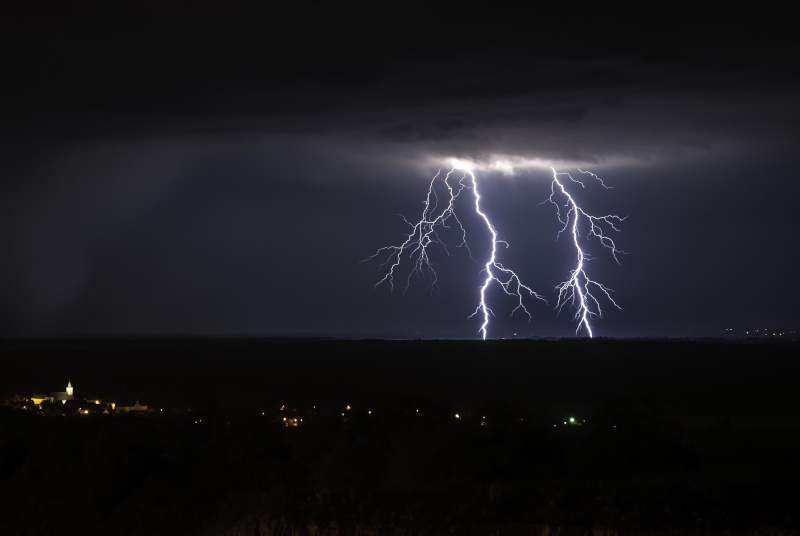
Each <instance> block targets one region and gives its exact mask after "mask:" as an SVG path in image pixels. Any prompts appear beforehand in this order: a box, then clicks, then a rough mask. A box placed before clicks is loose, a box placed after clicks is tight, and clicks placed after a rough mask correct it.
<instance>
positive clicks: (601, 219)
mask: <svg viewBox="0 0 800 536" xmlns="http://www.w3.org/2000/svg"><path fill="white" fill-rule="evenodd" d="M551 170H552V171H553V181H552V182H551V183H550V197H548V198H547V199H546V200H545V202H549V203H551V204H552V205H553V206H554V207H555V208H556V216H557V217H558V221H560V222H561V223H562V225H563V227H562V228H561V230H559V231H558V235H557V236H556V239H558V237H560V236H561V234H562V233H564V232H569V233H570V235H571V236H572V243H573V245H574V246H575V251H576V252H577V261H576V265H575V268H573V269H572V271H571V272H570V276H569V278H568V279H567V280H566V281H563V282H561V283H560V284H559V285H557V286H556V290H557V291H558V301H557V303H556V309H557V310H558V311H559V312H560V311H561V310H562V309H563V308H564V305H565V304H567V303H570V304H571V305H572V307H573V308H574V309H575V316H574V319H575V320H577V321H578V327H577V328H576V330H575V333H576V334H578V333H579V332H580V330H581V328H584V329H585V330H586V332H587V333H588V334H589V337H592V336H593V334H592V326H591V324H590V323H589V319H590V318H591V317H598V318H602V316H603V310H602V308H601V307H600V302H599V300H598V299H597V297H596V296H595V295H594V294H593V293H592V290H595V291H596V292H598V293H600V294H602V295H604V296H605V297H606V299H607V300H608V301H609V302H610V303H611V305H613V306H614V307H616V308H617V309H622V308H621V307H620V306H619V305H618V304H617V302H616V301H614V298H612V297H611V293H612V292H613V290H612V289H610V288H608V287H606V286H605V285H602V284H600V283H598V282H597V281H595V280H593V279H591V278H590V277H589V275H588V274H587V272H586V263H587V262H588V261H590V260H591V259H592V257H591V256H589V255H588V254H587V253H586V251H585V250H584V248H583V247H582V246H581V240H580V236H581V233H580V229H581V228H582V227H584V228H585V236H586V238H587V239H588V238H591V237H594V238H596V239H597V240H598V241H599V242H600V244H601V245H602V246H603V247H605V248H607V249H609V250H610V251H611V255H612V256H613V257H614V260H615V261H616V262H617V264H619V257H618V256H617V255H618V254H621V253H625V252H624V251H622V250H620V249H618V248H617V245H616V244H615V243H614V240H613V239H611V238H610V237H609V236H608V235H607V234H606V233H605V232H604V229H608V230H613V231H617V232H619V229H618V228H617V227H616V225H615V224H616V223H619V222H621V221H623V220H624V219H625V218H623V217H621V216H615V215H613V214H607V215H605V216H592V215H591V214H588V213H587V212H586V211H584V210H583V209H582V208H581V207H580V206H578V204H577V203H576V202H575V199H574V198H573V197H572V195H570V193H569V192H568V191H567V189H566V188H565V187H564V183H563V182H561V180H559V176H562V177H565V178H567V179H569V180H570V181H571V182H573V183H576V184H579V185H580V186H581V188H585V187H586V185H585V184H584V183H583V182H582V181H580V180H578V179H576V178H574V177H573V176H572V175H570V174H569V173H563V172H562V173H559V172H557V171H556V170H555V169H552V168H551ZM578 171H580V172H581V173H585V174H587V175H590V176H591V177H592V178H594V179H595V180H597V181H598V182H600V184H601V185H602V186H603V187H604V188H606V189H609V187H608V186H606V184H605V183H604V182H603V181H602V179H600V177H598V176H597V175H595V174H594V173H592V172H591V171H583V170H580V169H579V170H578ZM558 197H561V198H563V199H564V200H565V202H563V205H562V204H561V203H559V202H558V201H557V198H558ZM562 208H563V209H564V210H563V211H562ZM584 222H585V223H584Z"/></svg>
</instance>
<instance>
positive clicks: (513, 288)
mask: <svg viewBox="0 0 800 536" xmlns="http://www.w3.org/2000/svg"><path fill="white" fill-rule="evenodd" d="M551 169H552V168H551ZM456 171H460V172H462V175H461V176H460V177H459V178H458V179H457V180H455V179H454V178H452V177H453V174H454V173H455V172H456ZM552 171H553V181H552V182H551V188H550V196H549V197H548V198H547V199H546V200H545V201H543V203H544V202H548V201H549V202H550V203H552V204H553V205H554V206H555V207H556V215H557V217H558V220H559V222H561V224H562V228H561V229H560V230H559V231H558V234H557V236H556V239H558V237H560V236H561V235H562V234H563V233H564V232H567V230H569V232H570V233H571V235H572V238H573V244H574V246H575V249H576V251H577V254H578V260H577V265H576V267H575V268H574V269H573V270H572V271H571V272H570V277H569V279H567V280H566V281H564V282H562V283H560V284H559V285H558V286H557V287H556V290H557V292H558V300H557V303H556V309H557V310H558V311H559V312H560V311H561V309H563V307H564V306H565V305H566V304H567V303H571V304H572V306H573V307H574V308H575V309H576V313H575V319H576V320H578V321H579V323H578V328H577V329H576V334H577V333H579V332H580V330H581V328H585V329H586V331H587V332H588V335H589V337H592V329H591V325H590V323H589V320H590V318H591V317H594V316H596V317H602V310H601V308H600V302H599V301H598V299H597V298H596V297H595V295H594V294H592V290H594V291H595V292H596V293H601V294H603V295H605V296H606V298H607V299H608V300H609V301H610V302H611V304H612V305H614V306H615V307H617V308H620V307H619V305H617V303H616V302H615V301H614V300H613V298H612V297H611V292H613V290H611V289H609V288H608V287H605V286H603V285H602V284H600V283H598V282H596V281H594V280H592V279H591V278H589V276H588V275H587V272H586V269H585V263H586V262H588V261H589V260H590V256H589V255H588V254H587V253H586V252H585V251H584V249H583V248H582V247H581V241H580V232H579V231H580V229H581V228H582V226H588V229H587V231H586V236H587V237H594V238H597V239H598V240H599V241H600V243H601V244H602V245H603V246H604V247H606V248H608V249H610V250H611V253H612V255H613V257H614V259H615V260H616V261H617V262H619V259H618V258H617V255H618V254H620V253H624V252H623V251H621V250H619V249H618V248H617V247H616V244H615V243H614V241H613V240H612V239H611V238H610V237H608V236H607V235H606V233H605V232H604V229H611V230H614V231H618V228H617V227H616V226H615V223H618V222H620V221H622V220H623V219H624V218H621V217H619V216H614V215H606V216H600V217H597V216H592V215H590V214H588V213H586V212H585V211H584V210H583V209H581V208H580V207H579V206H578V204H577V203H576V202H575V200H574V198H573V197H572V196H571V195H570V194H569V192H568V191H567V189H566V188H565V186H564V183H562V182H561V180H559V176H564V177H567V178H568V179H569V180H570V181H572V182H574V183H576V184H579V185H580V186H581V187H585V184H584V183H583V182H581V181H579V180H577V179H575V178H573V177H572V176H571V175H570V174H568V173H558V172H556V171H555V169H553V170H552ZM579 171H580V172H581V173H586V174H588V175H590V176H591V177H593V178H594V179H595V180H597V181H599V182H600V184H601V185H602V186H603V187H605V188H609V187H608V186H606V185H605V183H604V182H603V181H602V180H601V179H600V178H599V177H598V176H597V175H595V174H594V173H591V172H589V171H582V170H579ZM441 190H445V192H446V193H444V194H441V195H443V196H444V198H445V199H444V200H443V201H440V191H441ZM465 190H468V191H471V192H472V196H473V199H474V211H475V214H476V215H477V217H478V218H479V220H480V221H481V222H482V223H483V225H484V226H485V227H486V229H487V231H488V232H489V235H490V239H489V246H490V247H489V255H488V257H487V259H486V261H485V262H484V263H483V269H482V270H481V273H485V278H484V280H483V283H482V285H481V286H480V290H479V297H478V305H477V306H476V307H475V310H474V311H473V313H472V314H470V315H469V316H468V318H472V317H473V316H476V315H477V316H479V317H480V318H481V319H482V322H481V325H480V328H479V329H478V332H479V333H480V334H481V337H482V338H483V339H484V340H485V339H486V337H487V335H488V328H489V321H490V318H491V317H493V316H495V314H494V311H492V309H491V308H490V307H489V305H488V297H487V293H488V291H489V289H490V288H491V287H492V286H498V287H500V289H501V290H502V291H503V292H504V293H505V294H506V295H508V296H511V297H513V298H514V299H515V300H516V306H515V307H514V309H513V310H512V311H511V316H513V315H514V314H515V313H517V312H518V311H522V312H523V313H524V314H525V315H527V317H528V322H531V321H532V316H531V313H530V311H529V310H528V308H527V307H526V306H525V301H526V300H527V299H528V298H530V299H536V300H541V301H543V302H545V303H547V299H546V298H544V297H543V296H542V295H540V294H538V293H536V292H535V291H534V290H533V289H531V288H530V287H529V286H528V285H526V284H525V283H523V282H522V280H521V278H520V277H519V275H517V273H516V272H514V271H513V270H511V269H509V268H507V267H505V266H504V265H503V264H502V263H501V262H500V261H499V260H498V249H499V246H500V245H503V246H504V247H505V248H508V247H509V244H508V242H506V241H505V240H501V239H500V238H498V232H497V229H496V228H495V226H494V225H493V224H492V222H491V221H490V219H489V216H488V215H487V214H486V213H485V212H484V211H483V210H482V209H481V196H480V193H479V192H478V182H477V180H476V178H475V174H474V173H473V171H472V167H471V166H470V165H469V164H468V163H465V162H462V161H459V160H453V161H452V168H451V169H450V171H448V172H447V173H446V174H445V175H444V176H442V172H441V170H440V171H439V172H437V173H436V175H434V177H433V178H432V179H431V181H430V184H429V185H428V193H427V196H426V197H425V200H424V201H423V205H424V209H423V211H422V216H421V217H420V219H419V220H418V221H417V222H415V223H412V222H410V221H408V220H407V219H406V218H405V217H404V216H402V215H401V217H402V218H403V221H404V222H405V223H406V224H407V225H408V226H409V227H410V228H411V230H410V231H409V232H408V233H407V234H406V235H405V239H404V240H403V241H402V242H401V243H400V245H395V246H385V247H382V248H379V249H378V250H377V251H376V252H375V253H374V254H373V255H371V256H370V257H368V258H366V259H363V260H362V262H366V261H371V260H373V259H376V258H384V260H383V262H382V263H381V264H380V268H379V269H380V270H385V273H384V275H383V277H382V278H381V279H380V280H379V281H378V282H377V283H376V284H375V287H376V288H377V287H379V286H381V285H388V286H389V288H390V290H391V291H392V292H394V289H395V279H396V278H397V277H399V276H398V273H397V272H398V271H399V269H400V266H401V264H403V263H404V262H405V261H406V260H407V261H408V262H409V263H410V264H411V269H410V271H409V273H408V275H407V276H406V278H405V284H404V286H403V292H404V293H405V292H406V291H407V290H408V289H409V288H410V286H411V283H412V278H413V277H414V276H416V277H418V278H420V279H425V280H428V281H429V283H428V287H427V288H428V290H429V291H430V292H434V291H436V289H437V282H438V274H437V272H436V269H435V266H434V263H433V262H432V260H431V256H430V250H431V249H432V248H433V247H436V246H439V247H441V248H442V249H444V250H445V253H447V254H448V255H450V254H451V251H450V249H449V248H448V246H447V243H446V241H445V240H443V239H442V234H443V232H444V231H445V230H447V231H449V232H453V231H455V232H456V233H457V234H458V236H459V243H458V244H457V246H456V247H457V248H462V247H463V248H465V249H466V250H467V251H468V252H469V255H470V258H473V257H472V251H471V250H470V248H469V245H468V243H467V231H466V229H465V227H464V225H462V222H461V220H459V218H458V215H457V214H456V201H457V199H458V198H459V196H461V194H462V193H463V192H464V191H465ZM561 199H564V200H565V202H564V201H562V200H561ZM560 203H561V204H560ZM540 204H541V203H540ZM562 204H563V206H562ZM581 217H582V218H581ZM584 220H585V223H583V221H584ZM579 222H580V223H579ZM440 233H441V234H440ZM620 309H621V308H620Z"/></svg>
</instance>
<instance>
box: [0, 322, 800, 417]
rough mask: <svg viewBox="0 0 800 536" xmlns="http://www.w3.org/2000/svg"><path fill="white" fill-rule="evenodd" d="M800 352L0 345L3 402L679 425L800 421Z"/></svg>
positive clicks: (656, 343) (681, 344)
mask: <svg viewBox="0 0 800 536" xmlns="http://www.w3.org/2000/svg"><path fill="white" fill-rule="evenodd" d="M799 348H800V341H792V340H760V339H753V340H736V341H728V340H710V339H709V340H680V339H674V340H673V339H669V340H654V339H641V340H640V339H593V340H585V339H584V340H570V339H564V340H554V341H548V340H499V341H455V340H438V341H415V340H335V339H246V338H245V339H215V338H209V339H138V340H116V339H106V340H75V339H73V340H40V341H25V340H7V341H0V359H2V361H1V362H2V367H3V373H2V375H0V395H5V396H9V395H13V394H26V393H29V392H44V393H48V392H51V391H61V390H63V388H64V385H66V382H67V379H68V378H71V381H72V383H73V385H74V386H75V389H76V394H78V395H82V396H91V397H93V396H99V397H110V398H115V397H119V396H125V397H131V396H133V397H146V398H150V399H158V400H162V399H164V400H165V401H166V402H177V401H179V400H180V399H183V398H185V397H191V396H195V395H203V394H213V395H218V396H220V397H223V398H227V397H233V398H237V399H246V400H247V401H248V402H256V401H258V402H261V401H265V402H270V403H272V402H280V403H283V402H284V401H286V402H292V403H298V404H306V403H328V402H335V403H340V402H344V403H353V402H359V403H367V402H368V403H375V402H379V401H380V399H381V398H385V397H386V396H389V395H400V396H408V395H414V396H417V395H419V396H434V397H442V398H447V399H451V400H453V401H455V402H458V403H464V404H472V403H475V402H479V401H481V400H485V399H487V398H494V397H502V398H506V399H518V400H520V401H521V402H523V403H524V404H526V405H527V404H531V405H534V406H538V407H541V408H543V409H548V408H558V409H561V408H564V409H571V410H583V411H587V410H590V409H591V408H592V407H595V406H597V405H598V404H603V403H604V402H606V401H608V400H610V399H614V398H620V397H642V396H645V397H649V398H651V399H652V400H653V401H654V402H655V403H657V404H658V405H659V406H660V407H661V408H662V409H663V410H664V411H665V412H667V413H671V414H675V415H708V414H711V415H728V416H734V415H792V416H798V417H800V397H798V396H797V392H796V385H795V381H796V378H798V377H800V352H799V351H798V349H799Z"/></svg>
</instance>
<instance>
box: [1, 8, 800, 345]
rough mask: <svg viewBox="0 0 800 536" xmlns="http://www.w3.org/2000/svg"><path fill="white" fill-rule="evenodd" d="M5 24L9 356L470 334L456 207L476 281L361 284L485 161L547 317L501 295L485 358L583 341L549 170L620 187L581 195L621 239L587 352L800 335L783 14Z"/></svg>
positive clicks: (215, 15)
mask: <svg viewBox="0 0 800 536" xmlns="http://www.w3.org/2000/svg"><path fill="white" fill-rule="evenodd" d="M20 4H24V5H18V6H15V7H14V8H4V9H5V10H6V11H5V12H4V13H3V15H2V16H0V30H2V31H1V32H0V35H2V37H1V38H2V40H3V43H2V52H0V55H1V56H0V59H2V63H1V65H2V76H3V80H4V82H3V84H2V89H0V91H1V92H2V94H3V95H2V97H3V99H2V100H3V111H2V114H3V117H2V121H1V122H0V139H1V140H2V145H0V179H1V180H2V183H1V184H0V246H2V250H1V251H2V262H0V300H2V306H0V336H2V337H59V336H65V335H66V336H85V335H98V334H113V335H120V334H121V335H152V334H192V335H194V334H203V335H251V336H262V335H313V336H348V337H366V338H383V337H402V338H440V337H445V338H459V339H461V338H479V337H480V334H479V333H478V329H479V327H480V322H479V319H477V318H476V317H472V318H470V315H471V314H472V313H473V311H474V310H475V308H476V305H477V304H478V300H479V291H480V285H481V283H482V281H483V277H484V274H482V273H481V269H482V268H483V264H484V262H485V260H484V259H485V257H486V255H487V253H488V249H487V241H486V236H487V235H486V234H485V232H484V233H483V234H482V233H481V229H480V228H479V225H477V224H478V223H479V222H477V223H476V214H475V213H474V212H472V213H470V212H469V210H466V209H468V208H469V206H468V205H463V206H462V207H461V208H460V209H459V212H458V217H459V219H460V221H462V222H463V225H464V227H465V228H466V229H467V230H468V231H469V233H468V235H467V242H468V244H469V247H470V250H471V252H472V258H470V255H469V254H468V252H467V251H466V249H465V248H456V247H449V248H448V249H447V250H445V249H444V248H443V247H436V246H435V245H434V246H432V247H431V249H430V250H429V255H430V259H431V261H432V262H434V263H436V264H435V269H436V271H437V273H438V282H437V287H436V288H435V289H434V290H435V291H434V292H431V289H430V288H429V283H430V280H426V279H422V278H416V277H414V278H412V279H411V284H410V286H409V288H408V289H407V290H406V291H405V292H403V285H402V284H401V285H399V286H396V287H395V289H394V292H390V289H389V288H388V286H386V285H379V286H377V287H376V286H375V285H376V283H378V282H379V281H380V280H381V278H382V277H383V274H384V272H383V271H382V268H381V264H380V262H379V261H376V260H373V261H370V262H361V261H362V260H363V259H367V258H368V257H370V256H371V255H372V254H374V253H375V252H376V251H378V249H379V248H381V247H384V246H392V245H398V244H400V243H401V242H402V240H403V239H404V234H405V233H407V232H408V231H409V227H408V225H407V224H406V223H405V221H404V219H403V218H406V219H407V220H408V221H411V222H415V221H416V220H418V219H419V218H420V217H421V215H422V210H423V208H424V206H423V204H422V203H423V201H424V200H425V198H426V195H427V191H428V187H429V185H430V183H431V179H432V177H433V176H434V175H436V173H437V172H438V171H439V170H440V169H441V170H443V171H445V172H446V171H447V170H449V168H450V159H451V158H453V157H455V158H460V159H463V160H469V161H471V162H473V163H474V165H475V168H474V169H475V174H476V178H477V181H478V187H479V189H480V193H481V196H482V201H481V203H482V205H481V206H482V208H483V209H484V211H485V213H486V214H487V215H488V217H489V218H490V219H491V221H492V223H493V225H494V226H495V229H496V231H497V233H498V238H499V239H501V240H504V241H505V242H507V243H508V246H509V247H508V248H502V249H501V250H500V253H499V255H500V256H501V258H500V259H499V260H500V261H501V262H502V263H503V265H504V266H506V267H508V268H511V269H513V270H514V271H515V272H516V273H517V274H518V275H519V276H520V277H521V279H522V280H523V282H524V283H525V284H527V285H528V286H530V287H531V288H532V289H533V290H535V291H536V292H538V293H540V294H542V295H543V296H544V297H546V298H547V303H545V302H543V301H537V300H532V301H529V302H526V303H527V307H528V310H529V311H530V313H531V315H532V320H531V321H530V322H528V318H527V317H526V316H525V315H524V314H520V313H519V312H517V313H515V314H514V315H513V316H512V315H511V312H512V310H513V309H514V306H515V305H514V302H513V300H510V301H509V300H508V299H507V298H504V297H503V296H502V295H501V294H500V293H496V294H492V295H491V296H490V300H491V307H492V309H493V311H494V313H495V317H494V318H493V319H492V320H491V324H490V326H491V327H490V328H489V337H513V336H514V335H515V334H516V336H518V337H564V336H573V335H575V332H576V327H577V326H576V322H575V320H574V319H573V311H570V310H569V308H568V307H566V308H564V309H563V310H562V311H561V312H560V313H558V311H556V310H555V309H554V305H555V303H556V298H557V296H556V293H555V287H556V285H558V284H559V283H560V282H562V281H563V280H565V279H566V278H567V277H568V275H569V271H570V270H571V269H572V268H573V266H574V263H575V259H576V254H575V251H574V250H573V249H572V248H571V245H570V242H569V240H568V239H567V237H565V236H564V235H562V236H560V237H559V230H560V228H561V225H560V224H559V222H558V220H557V217H556V214H555V209H554V207H553V206H552V205H550V204H548V203H546V200H547V198H548V196H549V195H550V182H551V179H552V171H551V166H552V167H554V168H555V169H556V170H557V171H559V172H569V173H572V174H575V175H578V176H580V173H579V172H578V171H577V170H578V169H583V170H589V171H592V172H593V173H596V174H597V176H598V177H600V178H601V179H602V180H603V181H604V183H605V184H606V185H608V186H609V187H610V188H609V189H605V188H603V187H602V186H600V185H599V183H598V182H597V181H593V180H592V179H588V180H587V179H584V180H585V187H582V188H581V187H579V185H577V184H573V186H576V187H575V188H574V189H573V190H572V193H573V195H574V196H575V198H576V200H577V201H578V202H579V203H580V205H581V207H582V208H583V209H585V210H586V211H587V212H588V213H591V214H593V215H605V214H617V215H620V216H624V217H625V218H626V219H625V220H624V221H623V222H621V223H620V224H619V225H618V227H619V232H618V233H613V238H614V240H615V242H616V244H617V246H618V247H619V249H621V250H624V251H625V252H626V253H625V254H621V255H620V256H619V264H617V263H615V262H614V261H613V258H611V257H610V256H609V255H608V251H604V250H602V249H595V250H593V251H594V252H595V253H594V257H593V260H591V261H590V262H589V264H588V270H590V271H591V274H592V275H593V276H594V278H595V279H596V280H598V281H600V282H601V283H603V284H605V285H606V286H608V287H609V288H611V289H613V290H614V293H613V297H614V299H615V300H616V301H617V303H618V304H619V305H620V306H621V308H622V309H621V310H617V309H615V308H614V307H610V306H608V303H607V302H605V301H602V300H601V305H602V306H603V310H604V315H603V317H602V318H598V319H595V320H594V321H593V329H594V334H595V336H608V337H634V336H669V337H672V336H675V337H682V336H720V335H724V334H726V333H735V334H740V335H743V334H744V333H745V331H746V330H754V329H762V328H770V329H776V330H777V329H792V328H798V327H800V306H799V305H798V304H799V303H800V282H799V281H798V280H799V279H800V278H798V275H799V274H800V253H799V251H800V247H799V246H800V240H799V239H800V211H799V210H798V201H800V175H798V171H797V169H798V165H797V162H796V156H797V155H798V149H797V148H798V142H799V141H800V136H799V135H798V134H800V132H799V131H798V119H800V98H799V97H800V92H799V91H798V89H800V83H799V82H800V77H798V74H800V69H799V68H798V66H800V61H798V60H800V58H798V55H799V54H798V51H799V50H800V47H798V46H797V42H796V40H797V37H796V28H795V25H794V21H795V20H796V19H795V18H794V17H793V16H791V15H790V14H789V13H788V12H781V11H777V8H774V7H772V8H770V9H771V11H765V10H763V9H761V8H759V7H758V6H755V5H745V4H743V5H741V7H737V8H735V10H732V8H729V9H728V10H726V11H713V12H699V11H697V9H698V8H697V7H693V8H686V7H683V6H681V5H679V4H647V6H641V7H636V8H634V9H632V10H625V11H616V8H614V7H612V6H611V4H607V3H599V4H594V5H593V6H592V7H591V8H589V9H588V10H584V8H582V7H580V6H581V4H580V3H577V4H576V3H563V2H561V3H558V4H557V5H545V4H529V5H527V6H525V9H522V8H521V7H520V5H519V4H515V3H510V4H504V3H496V2H484V3H478V4H474V5H466V4H453V5H452V6H451V7H450V8H446V7H444V5H443V4H434V3H424V2H420V3H414V2H397V3H381V2H363V3H349V5H348V6H347V7H340V6H336V5H334V4H331V3H327V2H302V1H293V2H261V3H255V2H253V3H249V4H248V3H237V2H213V3H212V2H192V3H183V4H181V3H170V2H166V1H160V2H147V1H145V2H134V3H118V2H110V3H109V2H94V3H92V2H59V3H55V2H52V3H46V2H45V3H36V2H27V3H20ZM184 4H185V5H184ZM254 6H257V7H254ZM787 9H788V8H787ZM497 161H504V162H507V163H515V164H516V167H514V168H513V169H512V170H509V168H506V169H504V170H500V169H499V168H492V165H493V164H494V163H495V162H497ZM459 199H460V198H459ZM462 209H463V210H462ZM449 236H450V238H451V239H452V237H453V235H449ZM442 238H443V239H444V236H443V237H442ZM448 245H450V246H455V245H457V241H456V242H449V243H448ZM595 246H596V243H595ZM448 252H449V253H450V255H448ZM384 268H385V267H384ZM726 328H733V329H734V330H735V331H734V332H726V331H725V329H726ZM579 335H580V336H585V333H584V332H581V333H580V334H579Z"/></svg>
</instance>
